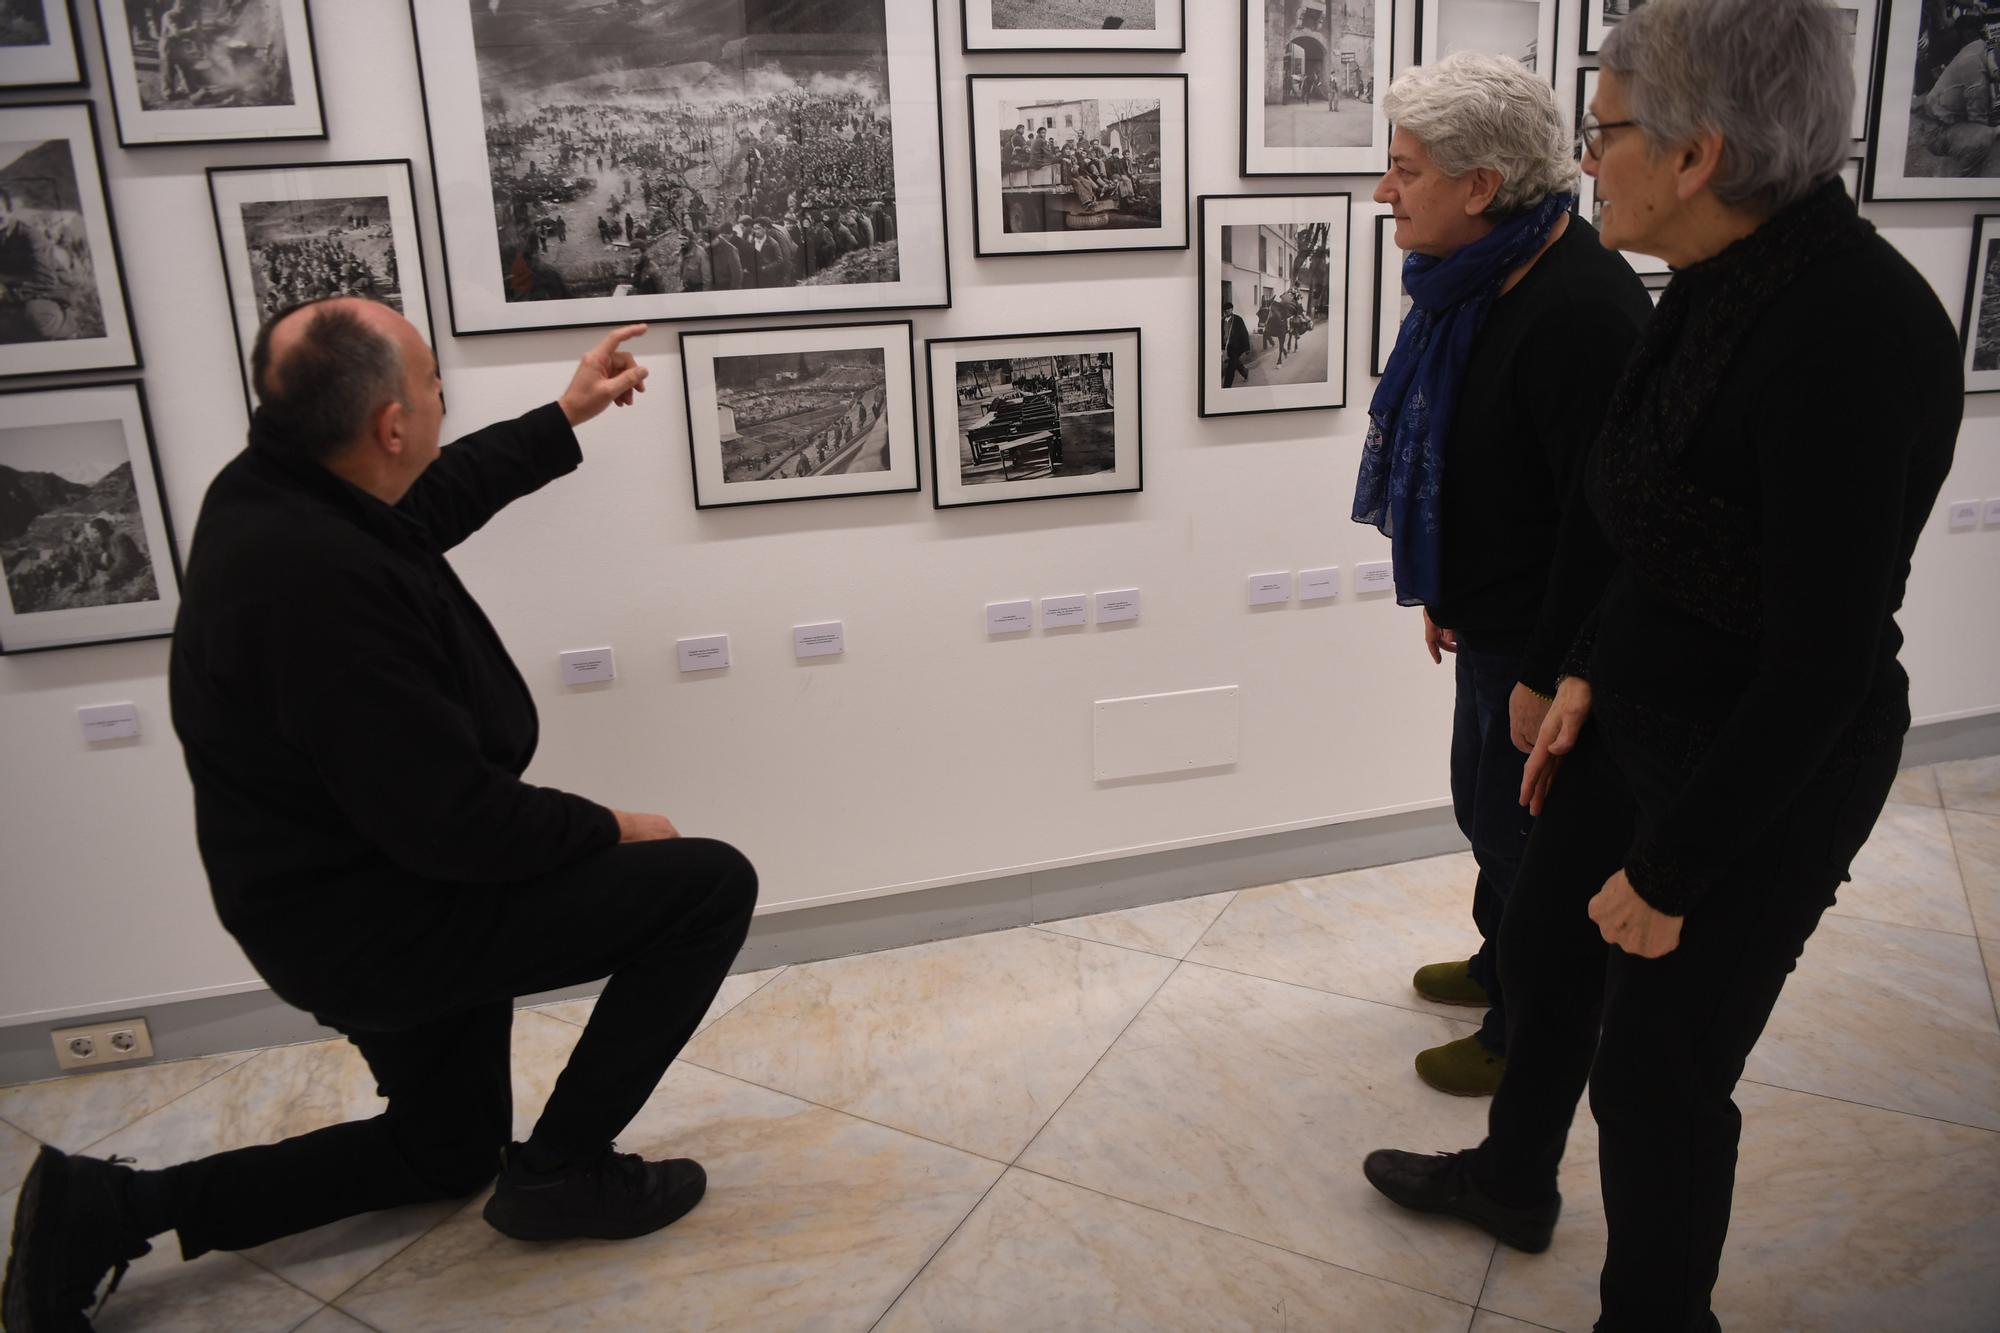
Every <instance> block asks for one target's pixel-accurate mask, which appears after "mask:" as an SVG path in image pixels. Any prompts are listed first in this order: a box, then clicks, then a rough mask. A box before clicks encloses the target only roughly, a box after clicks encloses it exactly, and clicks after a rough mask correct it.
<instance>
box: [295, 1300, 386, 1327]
mask: <svg viewBox="0 0 2000 1333" xmlns="http://www.w3.org/2000/svg"><path fill="white" fill-rule="evenodd" d="M298 1333H374V1330H372V1329H370V1328H369V1327H368V1325H366V1324H364V1323H362V1322H361V1321H360V1320H359V1319H356V1318H355V1317H354V1316H353V1315H349V1314H342V1313H341V1312H340V1311H339V1310H336V1309H334V1308H333V1307H332V1306H331V1305H329V1306H327V1307H326V1308H325V1309H324V1310H321V1311H320V1312H319V1313H318V1314H316V1315H314V1316H313V1317H312V1318H310V1319H308V1320H306V1322H305V1323H303V1324H300V1325H299V1327H298Z"/></svg>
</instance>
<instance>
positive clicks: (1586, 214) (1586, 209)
mask: <svg viewBox="0 0 2000 1333" xmlns="http://www.w3.org/2000/svg"><path fill="white" fill-rule="evenodd" d="M1597 75H1598V70H1597V67H1596V66H1594V65H1590V66H1585V67H1584V68H1582V69H1579V70H1578V71H1577V72H1576V125H1577V131H1578V135H1579V138H1580V137H1581V134H1582V128H1583V117H1584V114H1585V113H1586V112H1588V111H1589V110H1590V95H1591V93H1592V91H1593V90H1594V89H1595V87H1596V79H1597ZM1581 151H1582V144H1581V143H1579V144H1578V152H1579V153H1580V152H1581ZM1579 160H1580V159H1579ZM1571 211H1572V212H1573V213H1575V214H1576V215H1577V216H1578V217H1580V218H1582V219H1584V220H1585V221H1586V222H1588V223H1590V225H1591V226H1592V227H1593V228H1594V227H1596V226H1597V178H1596V177H1595V176H1592V175H1591V174H1590V173H1589V172H1583V173H1581V174H1580V175H1579V176H1578V177H1577V186H1576V205H1575V207H1574V208H1572V209H1571ZM1618 253H1620V254H1622V255H1624V256H1625V262H1626V263H1628V264H1630V265H1631V266H1632V271H1633V272H1634V273H1636V274H1638V275H1639V276H1640V277H1641V278H1642V279H1646V280H1649V281H1650V280H1651V279H1654V278H1665V277H1667V276H1668V275H1669V274H1671V273H1672V272H1673V270H1672V269H1670V268H1669V267H1668V266H1667V261H1666V260H1664V259H1661V258H1659V257H1658V256H1657V255H1642V254H1638V253H1635V252H1633V251H1630V250H1621V251H1619V252H1618Z"/></svg>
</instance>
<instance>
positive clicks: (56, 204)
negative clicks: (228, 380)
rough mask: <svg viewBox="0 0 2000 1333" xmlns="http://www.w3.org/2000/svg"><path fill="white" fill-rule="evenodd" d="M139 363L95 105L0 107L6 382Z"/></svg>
mask: <svg viewBox="0 0 2000 1333" xmlns="http://www.w3.org/2000/svg"><path fill="white" fill-rule="evenodd" d="M138 364H139V353H138V342H137V339H136V338H135V337H134V336H133V332H132V318H131V313H130V311H129V310H128V309H127V308H126V304H125V281H124V273H123V270H122V268H121V267H120V264H119V257H118V247H117V243H116V241H115V240H114V233H113V229H112V221H111V206H110V202H109V200H108V198H107V196H106V194H105V189H104V166H103V162H102V161H101V159H100V158H99V156H98V151H97V131H96V118H95V115H94V113H93V112H92V110H91V106H90V104H89V103H88V102H55V103H46V104H38V105H26V106H8V107H0V378H5V377H8V376H13V375H48V374H59V373H63V372H68V371H77V370H120V369H128V368H130V367H133V366H136V365H138Z"/></svg>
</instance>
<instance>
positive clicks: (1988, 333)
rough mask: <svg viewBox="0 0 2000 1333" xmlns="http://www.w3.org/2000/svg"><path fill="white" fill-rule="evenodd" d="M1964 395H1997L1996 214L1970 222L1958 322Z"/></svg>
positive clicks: (1999, 218) (1999, 217) (1999, 290)
mask: <svg viewBox="0 0 2000 1333" xmlns="http://www.w3.org/2000/svg"><path fill="white" fill-rule="evenodd" d="M1958 327H1959V340H1960V343H1961V344H1962V346H1963V348H1964V355H1965V391H1966V392H1967V393H2000V213H1987V214H1983V215H1981V216H1980V217H1976V218H1974V219H1973V220H1972V258H1971V262H1970V263H1969V265H1968V266H1967V271H1966V279H1965V315H1964V318H1962V319H1961V320H1960V321H1959V325H1958Z"/></svg>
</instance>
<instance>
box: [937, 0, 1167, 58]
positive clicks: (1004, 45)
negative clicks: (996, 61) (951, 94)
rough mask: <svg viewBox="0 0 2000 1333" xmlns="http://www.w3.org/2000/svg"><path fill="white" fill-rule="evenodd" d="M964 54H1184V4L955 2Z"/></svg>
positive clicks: (1160, 0)
mask: <svg viewBox="0 0 2000 1333" xmlns="http://www.w3.org/2000/svg"><path fill="white" fill-rule="evenodd" d="M959 8H960V15H961V18H962V24H961V26H962V28H963V31H964V34H965V49H966V51H967V52H969V53H970V52H980V51H1185V50H1187V0H959Z"/></svg>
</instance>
